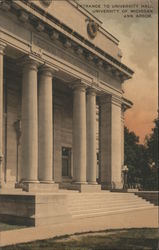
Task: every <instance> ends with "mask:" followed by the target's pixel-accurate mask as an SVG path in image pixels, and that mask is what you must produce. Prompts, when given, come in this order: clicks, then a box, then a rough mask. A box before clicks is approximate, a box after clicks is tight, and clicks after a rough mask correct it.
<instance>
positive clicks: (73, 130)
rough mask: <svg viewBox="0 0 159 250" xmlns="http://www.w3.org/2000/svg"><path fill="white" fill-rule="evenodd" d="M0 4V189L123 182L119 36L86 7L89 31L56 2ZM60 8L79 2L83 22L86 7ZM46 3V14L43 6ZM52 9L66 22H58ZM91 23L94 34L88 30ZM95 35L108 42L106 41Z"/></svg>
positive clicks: (124, 72)
mask: <svg viewBox="0 0 159 250" xmlns="http://www.w3.org/2000/svg"><path fill="white" fill-rule="evenodd" d="M55 5H56V11H57V12H56V11H55V9H54V7H55ZM0 8H1V9H0V11H3V13H2V17H1V25H2V26H1V28H0V99H1V109H0V138H1V139H0V164H1V168H0V170H1V186H2V188H4V187H6V186H7V185H12V186H14V185H15V184H16V186H18V187H21V188H22V190H24V191H28V192H42V191H46V192H57V191H58V189H59V187H60V188H67V189H77V190H79V191H81V192H82V191H83V192H87V191H88V192H90V191H99V190H100V189H101V187H102V188H103V189H119V188H122V178H121V172H122V145H123V143H122V136H121V131H122V122H121V117H122V110H121V108H122V102H123V97H122V83H123V82H124V80H126V79H129V78H131V76H132V74H133V72H132V71H131V70H130V69H129V68H128V67H127V66H125V65H124V64H122V63H121V57H122V56H121V51H120V49H119V48H118V40H117V39H116V38H114V37H113V36H112V35H111V34H109V33H107V31H105V30H103V29H102V28H101V23H100V21H99V20H98V19H96V18H95V17H93V16H92V15H91V14H88V20H90V21H91V23H88V25H89V29H88V33H86V31H87V29H86V30H85V28H82V27H77V31H78V32H75V30H73V28H74V29H75V27H72V26H71V25H74V24H69V22H68V20H67V18H66V17H63V16H61V14H60V12H58V11H60V8H61V7H60V5H58V4H57V3H56V1H55V2H54V1H53V2H52V3H51V2H50V4H49V5H48V6H46V5H44V4H42V3H41V2H40V1H31V2H27V1H23V2H21V1H16V2H14V3H13V2H12V3H11V2H9V1H5V2H4V1H2V3H1V7H0ZM47 8H48V9H47ZM64 8H66V10H68V9H70V10H71V11H72V13H73V16H74V18H76V15H77V9H80V13H81V20H82V22H85V21H84V20H85V15H86V13H85V11H84V10H83V9H82V8H81V7H79V6H78V5H77V4H76V3H71V2H69V3H68V2H67V1H66V3H65V4H64ZM46 9H47V14H46V18H45V20H44V17H43V15H42V14H41V13H42V11H44V10H45V11H46ZM33 10H34V11H33ZM40 11H41V12H40ZM57 15H59V19H60V18H61V20H62V19H63V18H64V20H62V21H63V22H66V23H65V26H64V25H63V26H62V25H61V24H59V23H58V22H57V21H56V22H55V19H54V18H57ZM8 16H9V17H10V19H9V18H8ZM65 18H66V19H65ZM6 23H7V25H8V26H7V28H5V25H6ZM10 23H12V27H14V30H16V32H17V34H14V33H13V30H12V29H11V28H10V27H11V26H10ZM20 24H21V28H20V29H21V30H20V29H17V27H19V25H20ZM69 25H70V26H69ZM85 25H86V28H87V24H85ZM92 25H95V28H96V29H97V30H96V34H90V32H92V29H91V27H92ZM71 30H72V31H71ZM78 33H79V34H80V35H81V37H80V36H79V35H78ZM82 37H83V38H82ZM98 38H99V39H100V40H101V41H103V42H104V43H105V44H108V45H106V47H105V48H104V47H103V43H102V42H101V44H100V42H99V39H98ZM4 54H5V56H4ZM3 72H4V74H3ZM3 88H4V90H3ZM3 99H4V101H3ZM12 101H13V102H12ZM97 106H98V107H99V113H98V115H97V114H96V110H97ZM97 116H98V117H99V124H97ZM17 121H18V123H17ZM14 124H16V125H17V126H16V129H13V125H14ZM97 125H98V126H97ZM97 127H99V131H97ZM97 134H98V138H99V143H97ZM18 135H19V137H18ZM17 137H18V138H19V140H18V142H17ZM97 144H99V148H98V149H97ZM97 153H98V154H99V169H98V170H97ZM97 171H98V172H99V173H100V174H99V176H100V178H99V182H98V183H97Z"/></svg>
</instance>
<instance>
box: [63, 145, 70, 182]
mask: <svg viewBox="0 0 159 250" xmlns="http://www.w3.org/2000/svg"><path fill="white" fill-rule="evenodd" d="M62 177H69V178H71V177H72V176H71V148H67V147H62Z"/></svg>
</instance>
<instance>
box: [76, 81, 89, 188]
mask: <svg viewBox="0 0 159 250" xmlns="http://www.w3.org/2000/svg"><path fill="white" fill-rule="evenodd" d="M73 175H74V181H75V182H76V183H80V184H85V183H86V90H85V86H83V85H78V86H76V87H75V89H74V98H73Z"/></svg>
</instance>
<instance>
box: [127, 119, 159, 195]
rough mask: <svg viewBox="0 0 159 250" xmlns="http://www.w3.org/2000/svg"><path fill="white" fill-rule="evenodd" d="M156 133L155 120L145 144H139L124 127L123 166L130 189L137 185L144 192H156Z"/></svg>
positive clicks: (137, 139) (135, 137) (133, 135)
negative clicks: (125, 167)
mask: <svg viewBox="0 0 159 250" xmlns="http://www.w3.org/2000/svg"><path fill="white" fill-rule="evenodd" d="M156 131H158V121H156V120H155V128H153V129H152V133H151V134H150V135H149V136H147V137H146V143H145V144H140V143H139V137H138V136H136V134H135V133H134V132H130V131H129V129H128V128H126V127H125V130H124V136H125V142H124V151H125V152H124V153H125V159H124V164H125V165H127V166H128V170H129V171H128V184H129V186H131V187H133V186H135V184H136V183H138V184H140V186H141V187H142V188H143V189H144V190H157V181H158V179H157V177H158V175H157V166H158V165H157V164H158V154H157V152H158V151H157V140H156V138H157V136H156ZM156 155H157V157H156ZM154 163H155V164H154Z"/></svg>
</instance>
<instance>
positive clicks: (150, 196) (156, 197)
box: [135, 191, 159, 206]
mask: <svg viewBox="0 0 159 250" xmlns="http://www.w3.org/2000/svg"><path fill="white" fill-rule="evenodd" d="M135 194H136V195H138V196H139V197H141V198H143V199H145V200H146V201H149V202H151V203H153V204H154V205H156V206H158V205H159V191H138V192H136V193H135Z"/></svg>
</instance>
